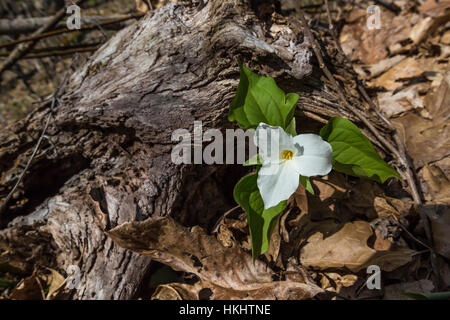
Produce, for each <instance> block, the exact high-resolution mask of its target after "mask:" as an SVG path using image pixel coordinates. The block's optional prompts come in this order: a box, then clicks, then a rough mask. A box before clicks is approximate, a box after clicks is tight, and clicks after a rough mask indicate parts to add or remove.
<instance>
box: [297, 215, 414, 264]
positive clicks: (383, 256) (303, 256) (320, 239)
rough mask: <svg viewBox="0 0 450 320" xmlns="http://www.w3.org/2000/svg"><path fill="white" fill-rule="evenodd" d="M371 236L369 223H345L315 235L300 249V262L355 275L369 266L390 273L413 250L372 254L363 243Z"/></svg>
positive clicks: (410, 255) (372, 250)
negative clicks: (338, 227)
mask: <svg viewBox="0 0 450 320" xmlns="http://www.w3.org/2000/svg"><path fill="white" fill-rule="evenodd" d="M372 234H373V232H372V228H371V227H370V224H369V223H367V222H365V221H355V222H349V223H346V224H345V225H344V226H343V227H342V229H340V230H339V231H337V232H336V233H334V234H332V235H330V236H329V237H324V235H323V233H321V232H316V233H314V234H313V235H312V236H311V237H309V239H308V243H307V244H306V245H305V246H304V247H303V248H302V249H301V252H300V262H301V264H302V265H303V266H306V267H311V268H317V269H320V270H324V269H327V268H341V267H347V268H348V269H349V270H351V271H353V272H358V271H359V270H361V269H363V268H365V267H367V266H369V265H372V264H373V265H378V266H379V267H380V268H381V269H382V270H385V271H392V270H395V269H396V268H398V267H400V266H402V265H404V264H406V263H408V262H410V261H411V258H412V256H413V254H414V253H415V251H413V250H410V249H392V250H389V251H376V250H374V249H372V248H370V247H369V246H368V245H367V241H368V239H369V238H370V237H371V236H372Z"/></svg>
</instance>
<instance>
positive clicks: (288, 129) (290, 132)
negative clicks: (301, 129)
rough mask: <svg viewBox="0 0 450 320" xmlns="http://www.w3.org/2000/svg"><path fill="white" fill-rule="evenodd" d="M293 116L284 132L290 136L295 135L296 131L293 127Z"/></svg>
mask: <svg viewBox="0 0 450 320" xmlns="http://www.w3.org/2000/svg"><path fill="white" fill-rule="evenodd" d="M295 126H296V125H295V118H292V121H291V123H290V124H289V125H288V126H287V128H286V132H287V133H289V134H290V135H291V136H293V137H295V136H296V135H297V131H296V129H295Z"/></svg>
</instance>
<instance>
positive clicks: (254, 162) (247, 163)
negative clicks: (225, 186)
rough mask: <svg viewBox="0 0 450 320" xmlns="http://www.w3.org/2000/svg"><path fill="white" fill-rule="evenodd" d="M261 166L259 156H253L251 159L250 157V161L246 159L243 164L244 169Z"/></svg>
mask: <svg viewBox="0 0 450 320" xmlns="http://www.w3.org/2000/svg"><path fill="white" fill-rule="evenodd" d="M259 165H262V162H261V159H260V157H259V154H258V153H257V154H255V155H254V156H253V157H251V158H250V159H248V160H247V161H245V162H244V164H243V166H244V167H248V166H259Z"/></svg>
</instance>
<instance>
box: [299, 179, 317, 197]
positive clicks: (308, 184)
mask: <svg viewBox="0 0 450 320" xmlns="http://www.w3.org/2000/svg"><path fill="white" fill-rule="evenodd" d="M300 183H301V185H302V186H303V187H304V188H305V189H306V191H308V192H309V193H311V194H314V189H313V187H312V184H311V181H310V180H309V177H304V176H300Z"/></svg>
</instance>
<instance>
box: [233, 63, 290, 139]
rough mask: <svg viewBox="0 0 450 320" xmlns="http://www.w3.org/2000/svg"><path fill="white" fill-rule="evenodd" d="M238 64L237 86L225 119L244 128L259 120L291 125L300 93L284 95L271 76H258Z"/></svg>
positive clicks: (254, 126) (284, 127) (253, 124)
mask: <svg viewBox="0 0 450 320" xmlns="http://www.w3.org/2000/svg"><path fill="white" fill-rule="evenodd" d="M240 68H241V75H240V81H239V86H238V89H237V92H236V96H235V97H234V99H233V101H232V102H231V107H230V114H229V115H228V119H229V120H230V121H237V122H238V124H239V126H240V127H241V128H243V129H249V128H256V127H257V126H258V125H259V124H260V123H261V122H264V123H267V124H269V125H272V126H279V127H282V128H283V129H286V128H287V127H288V126H291V125H292V119H293V118H294V111H295V106H296V105H297V101H298V99H299V96H298V95H297V94H296V93H289V94H287V95H285V94H284V92H283V90H281V89H280V88H279V87H278V86H277V84H276V83H275V80H274V79H273V78H271V77H262V76H259V75H258V74H256V73H254V72H251V71H250V70H249V69H247V68H246V67H245V66H244V65H242V64H240ZM294 126H295V124H294ZM294 129H295V128H294ZM290 131H292V128H291V129H290Z"/></svg>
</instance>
